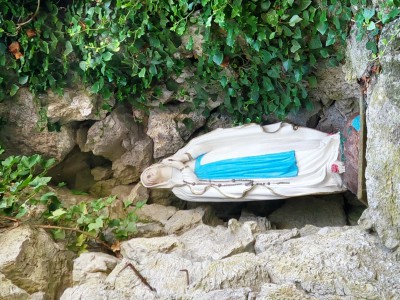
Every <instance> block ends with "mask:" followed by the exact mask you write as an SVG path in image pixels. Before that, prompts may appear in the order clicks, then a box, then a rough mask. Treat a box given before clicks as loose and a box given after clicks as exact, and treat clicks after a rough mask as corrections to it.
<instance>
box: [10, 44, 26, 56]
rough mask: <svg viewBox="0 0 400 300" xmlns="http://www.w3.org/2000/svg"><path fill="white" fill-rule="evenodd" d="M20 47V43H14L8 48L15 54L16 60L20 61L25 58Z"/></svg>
mask: <svg viewBox="0 0 400 300" xmlns="http://www.w3.org/2000/svg"><path fill="white" fill-rule="evenodd" d="M20 49H21V47H20V45H19V43H18V42H12V43H11V44H10V45H9V46H8V50H9V51H10V52H11V53H12V54H14V57H15V59H20V58H21V57H22V56H24V55H23V54H22V53H21V52H20Z"/></svg>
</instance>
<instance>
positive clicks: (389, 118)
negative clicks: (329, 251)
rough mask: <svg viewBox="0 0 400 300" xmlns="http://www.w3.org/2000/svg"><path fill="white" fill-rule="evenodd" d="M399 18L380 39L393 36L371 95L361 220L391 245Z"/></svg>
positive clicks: (398, 207)
mask: <svg viewBox="0 0 400 300" xmlns="http://www.w3.org/2000/svg"><path fill="white" fill-rule="evenodd" d="M399 24H400V21H399V20H397V21H394V22H392V23H391V24H389V25H387V26H386V27H385V29H384V30H383V32H382V35H381V40H384V39H387V40H389V39H391V38H393V41H392V42H391V43H389V44H388V46H387V48H386V46H384V45H383V44H380V45H379V46H380V48H385V49H386V51H385V53H384V55H383V57H382V58H381V59H380V62H381V65H382V73H381V74H380V75H379V77H378V81H377V84H376V85H375V87H374V88H373V91H372V94H371V96H370V97H369V98H368V109H367V153H366V159H367V168H366V186H367V195H368V204H369V207H368V209H367V210H366V211H365V213H364V214H363V216H362V219H361V224H362V225H363V226H364V227H365V228H369V229H374V230H376V232H377V233H378V235H379V236H380V237H381V238H382V240H383V242H384V244H385V246H386V247H388V248H389V249H396V248H398V247H399V245H400V226H399V224H400V185H399V182H400V118H399V115H400V88H399V73H400V58H399V55H398V47H399V45H400V38H399V37H396V36H393V32H395V30H396V29H395V28H397V26H399Z"/></svg>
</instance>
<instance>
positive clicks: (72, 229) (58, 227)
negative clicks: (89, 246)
mask: <svg viewBox="0 0 400 300" xmlns="http://www.w3.org/2000/svg"><path fill="white" fill-rule="evenodd" d="M31 226H33V227H36V228H43V229H62V230H69V231H75V232H78V233H81V234H83V235H86V236H88V237H90V238H91V239H94V240H95V241H96V242H97V243H99V244H101V245H103V246H104V247H106V248H107V249H109V250H111V251H113V250H112V248H111V247H110V246H109V245H107V244H106V243H105V242H103V241H102V240H100V239H99V238H97V237H95V236H93V235H91V234H90V233H88V232H86V231H82V230H79V229H76V228H71V227H64V226H55V225H41V224H34V225H31ZM113 252H114V251H113Z"/></svg>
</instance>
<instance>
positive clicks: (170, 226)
mask: <svg viewBox="0 0 400 300" xmlns="http://www.w3.org/2000/svg"><path fill="white" fill-rule="evenodd" d="M199 224H208V225H217V224H222V221H221V220H219V219H218V218H217V217H216V216H215V214H214V210H213V209H212V208H211V207H210V206H200V207H197V208H195V209H189V210H178V211H177V212H176V213H175V214H174V215H172V216H171V217H170V218H169V219H168V220H167V222H166V223H165V231H166V233H168V234H172V233H176V234H178V233H182V232H185V231H188V230H189V229H191V228H193V227H196V226H197V225H199Z"/></svg>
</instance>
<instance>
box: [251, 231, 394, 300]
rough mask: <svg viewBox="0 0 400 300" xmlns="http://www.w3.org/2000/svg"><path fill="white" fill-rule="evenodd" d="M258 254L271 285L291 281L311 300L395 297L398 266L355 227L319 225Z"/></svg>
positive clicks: (375, 240) (379, 246) (377, 243)
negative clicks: (265, 266) (307, 233)
mask: <svg viewBox="0 0 400 300" xmlns="http://www.w3.org/2000/svg"><path fill="white" fill-rule="evenodd" d="M259 256H260V257H262V259H264V260H265V261H267V262H268V266H267V270H268V274H269V275H270V278H271V281H272V282H273V283H275V284H279V285H281V284H285V283H296V286H297V287H298V288H300V289H302V290H304V291H306V292H307V294H308V295H309V296H313V297H316V298H317V299H338V298H340V299H396V297H397V296H396V295H399V293H400V281H399V278H398V274H399V272H400V264H399V262H397V261H396V259H395V256H394V255H393V254H391V253H389V252H388V251H386V250H385V249H384V248H383V247H382V246H381V245H380V243H379V241H378V239H377V237H376V236H372V235H369V234H368V233H366V232H364V231H363V230H361V229H360V228H358V227H344V228H329V227H325V228H322V229H320V230H319V231H318V232H317V234H311V235H308V236H305V237H300V238H295V239H289V240H287V241H285V242H283V243H278V244H275V246H274V247H271V248H269V249H268V251H265V252H263V253H261V254H260V255H259ZM335 297H336V298H335ZM342 297H343V298H342Z"/></svg>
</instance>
